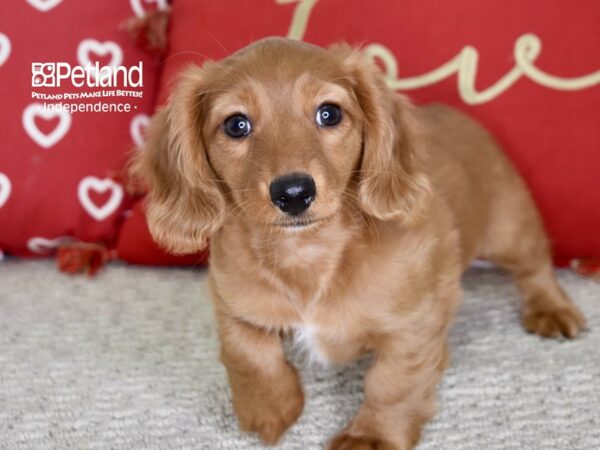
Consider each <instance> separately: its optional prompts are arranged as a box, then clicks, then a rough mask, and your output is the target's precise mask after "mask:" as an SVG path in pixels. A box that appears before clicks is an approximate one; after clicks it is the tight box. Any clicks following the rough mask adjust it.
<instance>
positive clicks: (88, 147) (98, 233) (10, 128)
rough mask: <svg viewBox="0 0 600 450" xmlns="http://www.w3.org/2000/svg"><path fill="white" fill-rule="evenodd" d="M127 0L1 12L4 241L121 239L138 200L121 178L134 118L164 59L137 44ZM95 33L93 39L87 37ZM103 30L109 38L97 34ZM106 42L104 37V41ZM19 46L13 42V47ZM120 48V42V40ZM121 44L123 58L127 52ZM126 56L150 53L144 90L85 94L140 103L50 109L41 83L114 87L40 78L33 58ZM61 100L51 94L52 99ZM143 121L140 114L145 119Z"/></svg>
mask: <svg viewBox="0 0 600 450" xmlns="http://www.w3.org/2000/svg"><path fill="white" fill-rule="evenodd" d="M134 4H135V5H136V8H137V7H139V8H144V7H145V6H144V5H145V2H144V1H142V0H139V1H131V2H129V1H123V0H93V1H92V0H87V1H61V0H27V1H18V2H12V1H11V2H3V4H2V13H1V14H0V33H1V34H0V98H1V99H2V108H0V123H2V124H3V126H2V134H1V136H0V145H1V149H0V249H2V250H4V251H5V252H8V253H12V254H16V255H24V256H26V255H47V254H51V253H53V252H54V250H55V248H56V247H57V246H58V245H59V244H61V243H65V242H71V241H74V240H81V241H86V242H96V243H103V244H107V245H111V244H114V240H115V237H116V232H117V229H118V226H119V224H120V222H121V221H122V218H123V213H124V211H126V210H127V209H128V208H129V207H130V204H131V200H130V199H129V198H128V197H127V195H126V193H125V192H124V189H123V187H122V185H121V183H120V182H119V181H118V180H113V178H115V175H116V174H117V173H119V172H120V171H121V169H122V167H123V164H124V163H125V161H126V159H127V157H128V154H129V153H130V151H131V150H132V148H133V142H132V137H131V130H130V128H131V125H132V121H134V120H136V117H139V115H140V114H141V113H143V112H146V113H149V112H150V111H151V108H152V104H153V100H154V93H155V90H156V79H157V75H158V70H159V69H160V65H159V62H158V61H157V60H156V59H154V58H153V57H151V56H149V55H147V54H145V53H143V52H142V51H141V50H139V49H138V48H136V47H135V44H134V43H133V41H132V39H131V38H130V36H129V34H128V32H127V31H126V30H125V29H124V27H123V22H124V21H125V20H126V19H128V18H130V17H132V16H134V12H135V11H134V10H133V5H134ZM86 40H88V41H86ZM89 40H94V41H97V42H98V43H100V44H97V43H93V41H89ZM98 45H100V47H98ZM9 47H10V50H9ZM115 49H116V50H115ZM119 54H122V58H119ZM118 59H122V62H121V64H123V65H124V66H126V67H130V66H134V65H137V64H138V63H139V62H140V61H141V62H142V63H143V89H134V88H125V87H123V86H122V85H121V84H119V85H118V86H116V87H115V88H116V89H127V90H137V91H142V92H143V98H129V97H106V98H101V99H96V98H94V99H84V100H73V101H74V102H76V103H80V102H81V103H96V102H98V101H103V102H106V103H109V104H110V103H130V104H131V112H129V113H126V112H114V113H109V112H73V113H70V114H65V113H53V114H51V115H48V116H43V115H41V113H40V111H39V109H38V110H36V109H35V106H31V105H33V104H35V103H41V102H43V100H39V99H34V98H32V93H33V92H37V93H45V94H52V93H63V94H64V93H73V92H77V93H81V92H97V91H105V90H112V89H115V88H106V89H104V90H103V89H102V88H87V87H81V88H77V87H76V86H73V85H72V84H71V83H70V82H63V84H62V85H61V87H56V88H50V87H32V63H33V62H67V63H70V64H71V66H75V65H78V64H83V62H84V61H86V60H89V61H91V62H92V63H93V62H95V61H99V62H100V64H101V65H105V64H109V63H111V62H115V61H117V60H118ZM49 103H52V102H49ZM138 122H139V120H138Z"/></svg>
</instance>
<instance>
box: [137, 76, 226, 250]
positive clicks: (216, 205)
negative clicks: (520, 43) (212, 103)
mask: <svg viewBox="0 0 600 450" xmlns="http://www.w3.org/2000/svg"><path fill="white" fill-rule="evenodd" d="M201 92H202V70H200V69H198V68H194V69H193V70H189V71H188V72H187V73H185V74H184V75H183V77H182V79H181V81H180V83H179V85H178V87H177V89H176V91H175V93H174V94H173V96H172V98H171V99H170V102H169V104H168V105H167V106H165V107H163V108H162V109H161V110H159V111H158V112H157V113H156V115H155V116H154V117H153V119H152V122H151V123H150V126H149V128H148V132H147V136H146V142H145V144H144V147H143V148H142V149H140V150H139V153H138V155H137V157H136V159H135V161H134V162H133V164H132V171H133V173H134V176H140V177H141V178H142V179H143V180H144V181H145V184H146V185H147V188H148V196H147V211H146V215H147V220H148V226H149V228H150V232H151V233H152V236H153V237H154V239H155V240H156V242H157V243H158V244H160V245H161V246H163V247H165V248H166V249H167V250H169V251H170V252H172V253H193V252H195V251H198V250H200V249H202V248H204V247H206V245H207V239H208V238H209V236H211V235H212V234H213V233H215V232H216V231H217V230H218V229H219V228H220V227H221V225H222V223H223V218H224V213H225V199H224V197H223V194H222V193H221V191H220V189H219V187H218V184H217V181H216V177H215V174H214V172H213V170H212V169H211V167H210V164H209V161H208V157H207V154H206V149H205V146H204V143H203V140H202V134H201V129H202V119H203V118H202V116H203V114H202V109H201V106H202V105H201V100H202V96H201Z"/></svg>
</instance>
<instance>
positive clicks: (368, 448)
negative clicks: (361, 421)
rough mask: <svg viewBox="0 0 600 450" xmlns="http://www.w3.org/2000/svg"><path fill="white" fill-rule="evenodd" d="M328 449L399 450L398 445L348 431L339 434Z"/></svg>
mask: <svg viewBox="0 0 600 450" xmlns="http://www.w3.org/2000/svg"><path fill="white" fill-rule="evenodd" d="M327 449H328V450H398V449H397V447H395V446H393V445H391V444H389V443H386V442H384V441H382V440H381V439H379V438H375V437H369V436H351V435H349V434H348V433H347V432H342V433H340V434H338V435H337V436H336V437H334V438H333V440H332V441H331V442H330V443H329V447H327Z"/></svg>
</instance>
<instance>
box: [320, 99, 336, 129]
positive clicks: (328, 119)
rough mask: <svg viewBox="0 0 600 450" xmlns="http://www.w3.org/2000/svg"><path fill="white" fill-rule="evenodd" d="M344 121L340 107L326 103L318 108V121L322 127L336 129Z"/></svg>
mask: <svg viewBox="0 0 600 450" xmlns="http://www.w3.org/2000/svg"><path fill="white" fill-rule="evenodd" d="M341 120H342V110H341V109H340V108H339V106H336V105H332V104H330V103H326V104H324V105H321V106H319V108H317V117H316V121H317V124H319V126H320V127H334V126H336V125H337V124H338V123H340V121H341Z"/></svg>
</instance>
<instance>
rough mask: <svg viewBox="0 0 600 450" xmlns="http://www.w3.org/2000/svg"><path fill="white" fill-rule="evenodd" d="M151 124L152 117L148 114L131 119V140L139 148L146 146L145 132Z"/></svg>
mask: <svg viewBox="0 0 600 450" xmlns="http://www.w3.org/2000/svg"><path fill="white" fill-rule="evenodd" d="M149 124H150V116H148V115H146V114H138V115H136V116H135V117H134V118H133V119H131V123H130V125H129V134H130V135H131V139H132V140H133V142H134V144H135V145H136V146H138V147H142V146H143V145H144V132H145V131H146V128H148V125H149Z"/></svg>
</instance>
